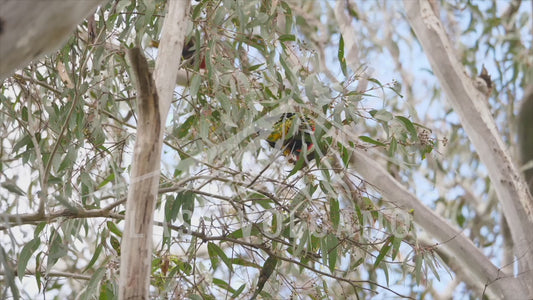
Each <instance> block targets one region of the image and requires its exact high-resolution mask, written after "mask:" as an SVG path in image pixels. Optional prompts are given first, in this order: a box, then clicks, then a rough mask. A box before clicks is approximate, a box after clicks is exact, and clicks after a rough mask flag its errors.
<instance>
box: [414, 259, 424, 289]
mask: <svg viewBox="0 0 533 300" xmlns="http://www.w3.org/2000/svg"><path fill="white" fill-rule="evenodd" d="M422 263H423V257H422V255H420V254H419V253H417V254H415V279H416V284H418V285H419V284H420V281H421V279H422Z"/></svg>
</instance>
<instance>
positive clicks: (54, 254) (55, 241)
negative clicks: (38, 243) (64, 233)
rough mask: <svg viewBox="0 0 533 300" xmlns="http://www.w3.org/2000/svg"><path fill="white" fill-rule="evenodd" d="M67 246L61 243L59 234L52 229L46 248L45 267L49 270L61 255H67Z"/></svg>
mask: <svg viewBox="0 0 533 300" xmlns="http://www.w3.org/2000/svg"><path fill="white" fill-rule="evenodd" d="M67 252H68V247H67V246H66V245H65V244H63V241H62V239H61V236H60V235H59V233H58V232H57V231H56V230H52V234H51V243H50V247H49V249H48V260H47V262H46V265H47V267H46V268H47V269H48V270H50V269H51V268H52V267H53V266H54V265H55V264H56V262H57V261H58V260H59V259H60V258H61V257H63V256H65V255H67Z"/></svg>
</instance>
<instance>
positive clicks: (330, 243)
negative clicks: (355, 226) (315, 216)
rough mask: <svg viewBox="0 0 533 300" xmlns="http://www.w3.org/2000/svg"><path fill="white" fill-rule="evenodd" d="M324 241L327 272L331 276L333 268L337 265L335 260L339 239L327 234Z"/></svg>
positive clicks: (337, 253)
mask: <svg viewBox="0 0 533 300" xmlns="http://www.w3.org/2000/svg"><path fill="white" fill-rule="evenodd" d="M326 240H327V248H328V267H329V271H330V272H331V273H332V274H333V273H334V272H335V266H336V265H337V258H338V256H339V251H338V246H339V239H338V238H337V237H336V236H335V235H334V234H328V236H327V237H326Z"/></svg>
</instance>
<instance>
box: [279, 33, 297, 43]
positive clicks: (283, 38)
mask: <svg viewBox="0 0 533 300" xmlns="http://www.w3.org/2000/svg"><path fill="white" fill-rule="evenodd" d="M278 39H279V41H281V42H288V41H290V42H294V41H296V36H295V35H294V34H283V35H281V36H280V37H279V38H278Z"/></svg>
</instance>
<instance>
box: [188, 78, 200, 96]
mask: <svg viewBox="0 0 533 300" xmlns="http://www.w3.org/2000/svg"><path fill="white" fill-rule="evenodd" d="M201 83H202V78H201V77H200V75H199V74H195V75H194V76H193V77H192V79H191V84H190V85H189V92H190V94H191V95H192V96H193V97H196V96H197V95H198V91H199V90H200V84H201Z"/></svg>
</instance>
